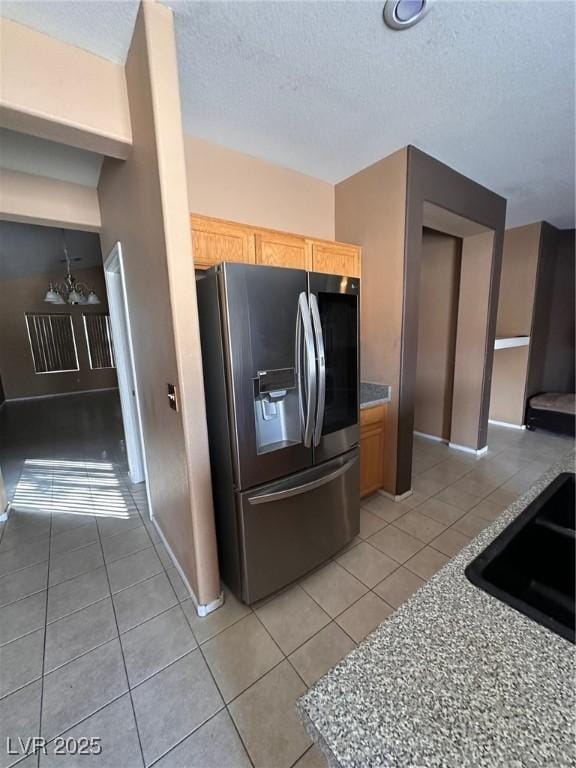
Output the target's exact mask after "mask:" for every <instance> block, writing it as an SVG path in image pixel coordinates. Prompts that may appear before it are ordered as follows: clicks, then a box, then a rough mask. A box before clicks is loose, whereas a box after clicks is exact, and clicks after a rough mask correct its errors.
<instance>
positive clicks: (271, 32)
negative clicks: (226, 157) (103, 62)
mask: <svg viewBox="0 0 576 768" xmlns="http://www.w3.org/2000/svg"><path fill="white" fill-rule="evenodd" d="M167 4H168V5H169V6H170V7H171V8H173V9H174V11H175V14H176V31H177V42H178V56H179V65H180V77H181V91H182V107H183V119H184V127H185V130H186V131H187V132H188V133H190V134H192V135H195V136H199V137H201V138H204V139H207V140H208V141H213V142H216V143H218V144H222V145H224V146H227V147H231V148H233V149H237V150H239V151H242V152H246V153H249V154H252V155H254V156H256V157H260V158H263V159H265V160H268V161H270V162H272V163H276V164H279V165H283V166H286V167H288V168H293V169H295V170H299V171H302V172H303V173H307V174H309V175H311V176H316V177H318V178H322V179H325V180H327V181H330V182H336V181H340V180H341V179H343V178H346V177H347V176H349V175H351V174H352V173H355V172H356V171H358V170H360V169H361V168H363V167H365V166H367V165H370V164H371V163H373V162H375V161H376V160H378V159H380V158H382V157H385V156H386V155H388V154H390V153H391V152H393V151H394V150H396V149H398V148H400V147H402V146H405V145H406V144H414V145H416V146H418V147H420V148H421V149H423V150H424V151H425V152H428V153H429V154H431V155H433V156H434V157H437V158H438V159H439V160H442V161H443V162H445V163H447V164H448V165H450V166H452V167H453V168H455V169H456V170H458V171H461V172H462V173H464V174H466V175H467V176H470V177H471V178H473V179H475V180H476V181H478V182H479V183H481V184H484V185H485V186H487V187H489V188H490V189H493V190H494V191H496V192H498V193H499V194H501V195H503V196H504V197H506V198H507V199H508V201H509V205H508V220H507V224H508V226H518V225H520V224H524V223H527V222H530V221H535V220H538V219H546V220H548V221H550V222H551V223H553V224H555V225H557V226H559V227H568V226H574V132H575V126H574V42H575V40H574V14H575V4H574V3H573V2H572V0H560V1H558V0H540V2H536V1H534V0H524V1H520V2H514V1H513V0H480V1H477V0H436V2H435V3H434V6H433V8H432V9H431V11H430V13H429V14H428V16H426V17H425V19H424V20H423V21H422V23H421V24H419V25H417V26H415V27H413V28H411V29H409V30H406V31H403V32H393V31H391V30H389V29H387V28H386V27H385V26H384V25H383V24H382V21H381V14H382V5H383V3H382V2H364V0H346V1H345V2H324V1H322V0H320V1H319V2H252V1H251V0H236V1H235V2H189V1H185V0H167ZM135 10H136V4H135V3H134V2H132V0H130V1H129V2H66V1H64V2H11V0H3V3H2V14H3V15H6V16H9V17H11V18H14V19H16V20H19V21H22V22H23V23H27V24H29V25H30V26H33V27H35V28H38V29H41V30H42V31H45V32H48V33H49V34H51V35H53V36H55V37H58V38H60V39H63V40H66V41H67V42H71V43H73V44H75V45H79V46H81V47H83V48H86V49H88V50H92V51H94V52H95V53H98V54H100V55H102V56H105V57H107V58H111V59H114V60H116V61H122V60H123V58H124V57H125V54H126V51H127V47H128V44H129V40H130V35H131V31H132V26H133V22H134V14H135Z"/></svg>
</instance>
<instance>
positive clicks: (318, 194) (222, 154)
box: [184, 136, 334, 240]
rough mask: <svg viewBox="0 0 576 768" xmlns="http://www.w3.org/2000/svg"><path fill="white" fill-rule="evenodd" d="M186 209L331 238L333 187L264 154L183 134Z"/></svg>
mask: <svg viewBox="0 0 576 768" xmlns="http://www.w3.org/2000/svg"><path fill="white" fill-rule="evenodd" d="M184 149H185V154H186V173H187V179H188V201H189V206H190V211H192V212H193V213H200V214H204V215H206V216H215V217H217V218H221V219H229V220H231V221H239V222H242V223H245V224H254V225H257V226H261V227H270V228H272V229H281V230H285V231H287V232H296V233H300V234H304V235H309V236H311V237H320V238H326V239H328V240H333V239H334V187H333V186H332V184H328V183H327V182H325V181H320V180H319V179H314V178H312V177H311V176H305V175H304V174H302V173H297V172H296V171H291V170H288V169H287V168H281V167H279V166H277V165H272V164H271V163H267V162H265V161H264V160H258V159H257V158H255V157H250V156H249V155H244V154H242V153H241V152H235V151H234V150H231V149H226V148H224V147H220V146H218V145H216V144H211V143H209V142H207V141H203V140H202V139H196V138H194V137H192V136H185V137H184Z"/></svg>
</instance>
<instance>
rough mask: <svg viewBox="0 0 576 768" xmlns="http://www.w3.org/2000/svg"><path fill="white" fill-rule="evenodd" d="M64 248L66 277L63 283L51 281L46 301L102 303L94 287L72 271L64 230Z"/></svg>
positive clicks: (51, 302)
mask: <svg viewBox="0 0 576 768" xmlns="http://www.w3.org/2000/svg"><path fill="white" fill-rule="evenodd" d="M62 248H63V250H64V258H65V260H66V277H65V278H64V280H63V281H62V282H61V283H50V285H49V288H48V290H47V291H46V296H44V301H47V302H48V303H49V304H100V299H99V298H98V296H97V295H96V293H95V292H94V291H93V290H92V288H88V286H87V285H86V283H81V282H78V280H76V278H75V277H74V276H73V275H72V273H71V272H70V257H69V256H68V248H67V247H66V237H65V234H64V230H62Z"/></svg>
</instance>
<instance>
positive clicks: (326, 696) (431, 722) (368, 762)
mask: <svg viewBox="0 0 576 768" xmlns="http://www.w3.org/2000/svg"><path fill="white" fill-rule="evenodd" d="M563 471H574V454H573V453H571V454H570V455H569V456H567V457H565V459H564V460H563V461H561V462H559V463H558V464H557V465H556V466H555V467H554V468H552V469H551V470H550V471H549V472H547V473H546V474H545V475H543V476H542V478H540V479H539V481H538V482H537V483H536V484H535V485H534V486H533V487H532V488H531V489H530V490H529V491H528V492H527V493H525V494H524V495H523V496H522V497H520V498H519V499H517V500H516V501H515V502H514V503H513V504H511V505H510V507H509V508H508V509H507V510H506V511H505V512H504V513H503V514H502V515H501V516H500V517H499V519H498V520H497V521H496V522H495V523H493V524H492V525H491V526H490V527H489V528H487V529H485V530H484V531H483V532H482V533H481V534H480V535H479V536H477V537H476V539H474V541H472V542H471V543H470V544H469V545H468V546H467V547H466V548H465V549H463V550H462V552H461V553H460V554H459V555H457V556H456V557H455V558H454V559H453V560H451V561H450V562H449V563H448V564H447V565H446V566H445V567H444V568H443V569H442V570H441V571H440V572H439V573H438V574H437V575H436V576H435V577H434V578H432V580H431V581H429V582H428V583H427V584H426V585H425V586H424V587H423V588H422V589H421V590H419V591H418V592H417V593H416V594H415V595H414V596H413V597H412V598H411V599H410V600H409V601H408V602H406V603H404V605H402V606H401V607H400V608H399V609H398V610H397V611H396V612H395V613H394V614H393V615H392V616H391V617H390V618H389V619H388V620H386V621H385V622H384V623H383V624H381V625H380V627H378V629H376V630H375V632H373V633H372V634H371V635H370V636H369V637H368V638H367V639H366V640H365V641H364V642H363V643H362V644H361V645H360V646H359V647H358V648H356V649H355V650H354V651H352V653H350V654H349V655H348V656H347V657H346V658H345V659H344V660H343V661H342V662H340V664H338V665H337V666H336V667H335V668H334V669H333V670H332V671H331V672H329V673H328V674H327V675H325V676H324V677H323V678H322V679H321V680H319V681H318V683H316V685H314V686H313V687H312V688H311V689H310V690H309V691H308V693H306V694H305V695H304V696H303V697H302V698H301V699H300V700H299V703H298V707H299V711H300V714H301V716H302V718H303V720H304V722H305V724H306V726H307V728H308V730H309V732H310V734H311V735H312V737H313V738H314V739H315V740H316V742H317V743H318V745H319V746H320V748H321V749H322V750H323V751H324V753H325V754H326V756H327V758H328V760H329V763H330V765H333V766H342V767H343V768H376V767H377V766H386V767H387V768H388V767H390V768H392V767H395V768H396V767H397V768H399V767H400V766H401V767H402V768H408V766H418V767H419V768H424V767H428V766H438V768H440V766H442V767H443V768H463V767H464V766H490V768H492V767H493V766H502V767H503V768H504V767H506V768H510V767H511V766H515V767H516V766H517V767H518V768H522V767H524V766H534V768H536V767H538V768H540V767H541V766H550V767H552V766H554V768H560V766H574V764H575V760H576V756H575V748H574V738H573V729H574V707H575V704H576V698H575V692H574V672H575V660H576V657H575V648H574V646H573V645H572V644H571V643H570V642H568V641H567V640H564V639H563V638H562V637H560V636H558V635H556V634H554V633H553V632H551V631H550V630H548V629H546V628H545V627H543V626H540V625H539V624H537V623H536V622H535V621H533V620H531V619H529V618H527V617H526V616H524V615H522V614H521V613H518V612H517V611H515V610H514V609H512V608H510V607H509V606H508V605H506V604H504V603H503V602H500V601H499V600H497V599H496V598H494V597H492V596H491V595H489V594H487V593H485V592H483V591H482V590H480V589H479V588H477V587H475V586H474V585H473V584H471V583H470V582H469V581H468V579H467V578H466V576H465V574H464V569H465V567H466V566H467V565H468V563H470V562H471V560H473V559H474V558H475V557H476V556H477V555H478V554H479V553H480V552H482V551H483V550H484V549H485V548H486V547H487V546H488V544H489V543H490V542H491V541H492V540H493V539H494V538H496V536H498V535H499V533H500V532H501V531H502V530H503V529H504V528H506V527H507V526H508V525H509V523H510V522H511V521H512V520H514V519H515V518H516V517H517V516H518V515H519V514H520V513H521V512H522V511H523V510H524V509H525V508H526V507H527V506H528V504H529V503H530V502H531V501H532V500H533V499H534V498H536V496H538V495H539V494H540V493H541V491H542V490H543V489H544V488H545V487H546V486H547V485H548V484H549V483H550V482H551V481H552V480H553V479H554V478H555V477H556V476H557V475H558V474H560V472H563Z"/></svg>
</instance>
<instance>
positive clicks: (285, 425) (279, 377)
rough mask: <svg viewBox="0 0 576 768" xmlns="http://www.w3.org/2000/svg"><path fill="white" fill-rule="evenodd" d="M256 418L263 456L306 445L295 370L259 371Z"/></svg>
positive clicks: (259, 450) (259, 443)
mask: <svg viewBox="0 0 576 768" xmlns="http://www.w3.org/2000/svg"><path fill="white" fill-rule="evenodd" d="M254 418H255V421H256V444H257V451H258V453H259V454H260V453H270V452H271V451H278V450H280V449H282V448H286V446H288V445H296V444H297V443H300V442H302V429H301V425H300V403H299V397H298V386H297V379H296V369H295V368H276V369H274V370H267V371H258V375H257V377H256V378H255V379H254Z"/></svg>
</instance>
